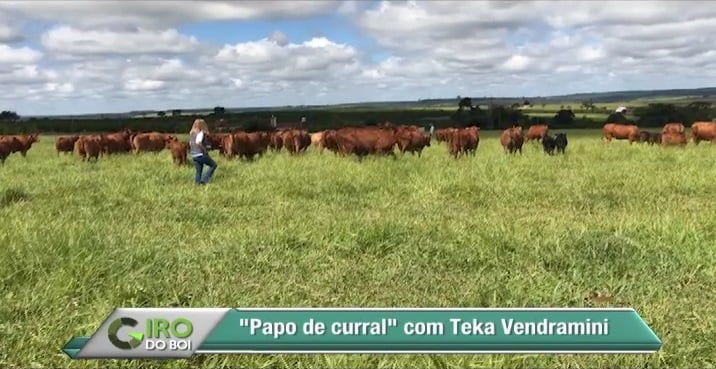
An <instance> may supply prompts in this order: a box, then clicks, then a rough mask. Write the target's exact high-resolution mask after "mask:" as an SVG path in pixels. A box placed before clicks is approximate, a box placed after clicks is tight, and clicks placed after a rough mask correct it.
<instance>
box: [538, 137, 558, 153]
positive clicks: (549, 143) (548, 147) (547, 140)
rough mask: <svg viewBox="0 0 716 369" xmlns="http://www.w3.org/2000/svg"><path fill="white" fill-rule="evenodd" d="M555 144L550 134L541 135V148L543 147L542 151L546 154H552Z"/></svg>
mask: <svg viewBox="0 0 716 369" xmlns="http://www.w3.org/2000/svg"><path fill="white" fill-rule="evenodd" d="M556 146H557V142H556V141H555V140H554V137H552V136H550V135H544V136H543V137H542V148H544V152H545V153H546V154H548V155H553V154H554V148H555V147H556Z"/></svg>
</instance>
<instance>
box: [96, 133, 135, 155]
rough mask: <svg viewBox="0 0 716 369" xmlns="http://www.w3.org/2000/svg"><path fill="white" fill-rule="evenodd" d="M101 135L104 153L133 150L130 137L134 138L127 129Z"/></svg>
mask: <svg viewBox="0 0 716 369" xmlns="http://www.w3.org/2000/svg"><path fill="white" fill-rule="evenodd" d="M102 136H103V142H102V143H103V151H104V153H106V154H113V153H120V152H130V151H132V150H133V145H132V143H131V141H132V140H131V138H134V136H135V135H134V133H133V132H132V131H130V130H128V129H125V130H123V131H120V132H115V133H109V134H105V135H102Z"/></svg>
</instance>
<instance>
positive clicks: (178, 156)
mask: <svg viewBox="0 0 716 369" xmlns="http://www.w3.org/2000/svg"><path fill="white" fill-rule="evenodd" d="M169 151H170V152H171V153H172V162H173V163H174V164H176V165H177V166H181V165H185V164H187V163H188V161H187V153H188V152H189V143H188V142H178V141H172V142H170V143H169Z"/></svg>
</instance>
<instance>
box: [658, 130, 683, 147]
mask: <svg viewBox="0 0 716 369" xmlns="http://www.w3.org/2000/svg"><path fill="white" fill-rule="evenodd" d="M686 142H687V139H686V134H685V133H683V132H681V133H662V134H661V145H662V146H676V145H678V146H686Z"/></svg>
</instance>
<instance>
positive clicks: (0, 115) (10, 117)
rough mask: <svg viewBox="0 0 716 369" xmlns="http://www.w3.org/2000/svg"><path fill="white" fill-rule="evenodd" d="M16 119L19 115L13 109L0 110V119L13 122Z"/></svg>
mask: <svg viewBox="0 0 716 369" xmlns="http://www.w3.org/2000/svg"><path fill="white" fill-rule="evenodd" d="M18 119H20V116H19V115H18V114H17V113H16V112H14V111H10V110H3V111H2V112H0V121H3V122H15V121H17V120H18Z"/></svg>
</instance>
